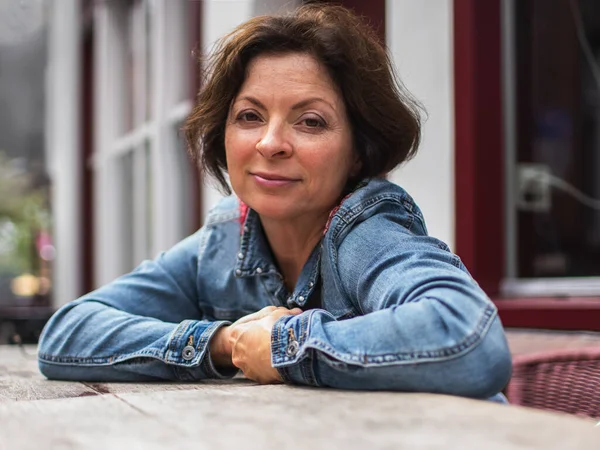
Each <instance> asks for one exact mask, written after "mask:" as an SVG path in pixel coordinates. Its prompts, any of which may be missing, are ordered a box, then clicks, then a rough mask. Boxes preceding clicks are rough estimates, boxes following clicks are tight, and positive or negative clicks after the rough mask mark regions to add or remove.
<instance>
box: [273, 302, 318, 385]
mask: <svg viewBox="0 0 600 450" xmlns="http://www.w3.org/2000/svg"><path fill="white" fill-rule="evenodd" d="M313 314H314V311H306V312H304V313H302V314H299V315H297V316H283V317H281V318H280V319H279V320H278V321H277V322H275V325H274V326H273V331H272V332H271V364H272V365H273V367H274V368H276V369H277V371H278V372H279V374H280V375H281V378H282V379H283V381H284V382H286V383H294V384H304V385H309V386H318V385H319V384H318V382H317V380H316V377H315V374H314V370H313V353H314V350H313V349H311V348H309V347H308V346H307V345H306V343H307V340H308V337H309V329H310V321H311V318H312V316H313Z"/></svg>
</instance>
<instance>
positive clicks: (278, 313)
mask: <svg viewBox="0 0 600 450" xmlns="http://www.w3.org/2000/svg"><path fill="white" fill-rule="evenodd" d="M301 313H302V310H301V309H300V308H294V309H287V308H285V307H283V306H279V307H277V306H266V307H264V308H263V309H261V310H259V311H256V312H255V313H252V314H248V315H247V316H244V317H242V318H241V319H238V320H237V321H236V322H234V324H233V325H241V324H243V323H248V322H252V321H253V320H260V319H263V318H265V317H267V316H270V315H272V314H273V315H275V317H277V318H279V317H282V316H285V315H293V316H296V315H298V314H301Z"/></svg>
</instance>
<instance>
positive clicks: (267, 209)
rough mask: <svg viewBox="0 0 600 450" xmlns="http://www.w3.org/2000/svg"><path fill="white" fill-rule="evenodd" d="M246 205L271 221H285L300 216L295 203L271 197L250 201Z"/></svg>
mask: <svg viewBox="0 0 600 450" xmlns="http://www.w3.org/2000/svg"><path fill="white" fill-rule="evenodd" d="M244 203H245V202H244ZM246 204H247V205H248V206H249V207H250V208H252V209H253V210H254V211H256V212H257V213H258V215H259V216H261V217H268V218H269V219H275V220H285V219H290V218H293V217H294V216H296V215H298V211H297V210H296V208H295V207H294V203H293V202H292V201H291V200H288V199H282V198H276V197H270V196H269V197H262V198H254V199H249V202H248V203H246Z"/></svg>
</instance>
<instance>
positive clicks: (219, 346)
mask: <svg viewBox="0 0 600 450" xmlns="http://www.w3.org/2000/svg"><path fill="white" fill-rule="evenodd" d="M278 310H284V311H289V310H288V309H287V308H283V307H279V308H278V307H277V306H266V307H264V308H263V309H261V310H259V311H257V312H255V313H252V314H248V315H246V316H244V317H242V318H240V319H238V320H237V321H236V322H234V323H233V324H231V325H228V326H224V327H221V328H219V329H218V330H217V331H216V333H215V334H214V335H213V336H212V338H211V339H210V343H209V352H210V357H211V359H212V360H213V362H214V363H215V365H216V366H217V367H234V365H233V363H232V362H231V350H232V348H231V347H232V340H231V334H232V332H233V330H234V329H235V328H236V327H237V326H238V325H241V324H247V323H249V322H252V321H257V320H260V319H262V318H263V317H267V316H268V315H270V314H271V313H273V312H275V311H278ZM282 315H283V314H282ZM279 317H281V316H279Z"/></svg>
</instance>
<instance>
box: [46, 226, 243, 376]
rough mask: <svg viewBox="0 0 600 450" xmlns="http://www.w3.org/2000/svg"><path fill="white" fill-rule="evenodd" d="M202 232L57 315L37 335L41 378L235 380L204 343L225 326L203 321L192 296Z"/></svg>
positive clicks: (68, 306) (221, 322)
mask: <svg viewBox="0 0 600 450" xmlns="http://www.w3.org/2000/svg"><path fill="white" fill-rule="evenodd" d="M203 232H205V230H201V231H199V232H198V233H196V234H195V235H193V236H190V237H189V238H187V239H185V240H184V241H182V242H180V243H179V244H177V245H176V246H175V247H173V248H172V249H171V250H169V251H168V252H165V253H162V254H161V255H159V256H158V257H157V258H156V259H155V260H153V261H145V262H143V263H142V264H141V265H140V266H139V267H138V268H137V269H135V270H134V271H133V272H131V273H129V274H127V275H124V276H122V277H120V278H118V279H117V280H115V281H113V282H112V283H110V284H108V285H106V286H103V287H101V288H100V289H98V290H96V291H93V292H91V293H89V294H87V295H85V296H83V297H81V298H80V299H78V300H76V301H74V302H71V303H68V304H66V305H65V306H63V307H62V308H61V309H60V310H59V311H57V312H56V314H54V316H53V317H52V318H51V319H50V321H49V322H48V324H47V325H46V327H45V328H44V331H43V332H42V335H41V337H40V342H39V349H38V355H39V356H38V361H39V366H40V370H41V371H42V373H43V374H44V375H45V376H47V377H48V378H53V379H65V380H66V379H69V380H102V381H140V380H157V379H158V380H196V379H202V378H218V377H228V376H232V375H233V374H234V373H235V370H229V371H226V372H225V373H221V372H220V371H219V370H217V369H216V368H215V365H214V364H213V362H212V360H211V358H210V355H209V354H208V346H207V344H208V342H209V340H210V338H211V336H212V335H213V334H214V333H215V332H216V331H217V330H218V329H219V328H220V327H221V326H223V325H227V324H229V322H227V321H207V320H202V316H203V315H202V311H200V309H199V306H198V301H197V299H196V295H197V294H196V292H197V287H196V280H197V271H198V267H197V264H198V260H197V251H198V242H199V235H200V233H203Z"/></svg>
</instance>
